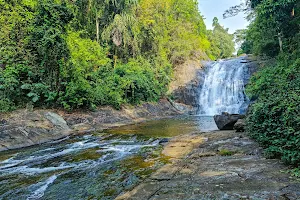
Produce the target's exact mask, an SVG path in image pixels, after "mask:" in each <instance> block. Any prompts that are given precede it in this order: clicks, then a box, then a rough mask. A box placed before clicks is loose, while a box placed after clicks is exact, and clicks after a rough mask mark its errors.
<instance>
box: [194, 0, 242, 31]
mask: <svg viewBox="0 0 300 200" xmlns="http://www.w3.org/2000/svg"><path fill="white" fill-rule="evenodd" d="M198 2H199V10H200V12H201V14H202V15H203V16H204V18H205V24H206V27H207V29H212V21H213V18H214V17H218V19H219V22H220V24H221V25H223V26H224V27H225V28H229V33H234V32H235V31H236V30H237V29H243V28H246V27H247V25H248V22H247V20H246V19H245V15H244V14H242V13H241V14H239V15H238V16H235V17H231V18H227V19H223V13H224V11H225V10H227V9H228V8H230V7H231V6H235V5H238V4H240V3H241V2H243V0H198Z"/></svg>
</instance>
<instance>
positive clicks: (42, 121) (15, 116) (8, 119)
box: [0, 99, 185, 151]
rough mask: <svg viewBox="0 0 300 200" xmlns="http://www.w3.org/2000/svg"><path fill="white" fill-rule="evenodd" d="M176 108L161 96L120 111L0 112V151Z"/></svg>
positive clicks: (173, 111)
mask: <svg viewBox="0 0 300 200" xmlns="http://www.w3.org/2000/svg"><path fill="white" fill-rule="evenodd" d="M176 105H178V104H176ZM178 107H179V106H177V108H175V107H174V104H171V103H170V102H169V101H168V100H165V99H162V100H160V101H159V102H158V103H144V104H141V105H138V106H123V107H122V109H121V110H115V109H113V108H111V107H101V108H98V109H97V110H96V111H94V112H92V111H86V110H85V111H74V112H66V111H62V110H43V109H41V110H40V109H37V110H33V111H29V110H26V109H23V110H17V111H14V112H11V113H6V114H0V151H4V150H11V149H18V148H23V147H28V146H32V145H37V144H42V143H45V142H49V141H53V140H59V139H62V138H65V137H68V136H72V135H78V134H86V133H91V132H94V131H102V130H104V129H108V128H112V127H117V126H122V125H128V124H133V123H138V122H143V121H145V120H149V119H159V118H164V117H169V116H175V115H179V114H182V113H183V111H182V110H181V111H180V110H179V108H178ZM184 107H185V106H180V108H181V109H183V108H184Z"/></svg>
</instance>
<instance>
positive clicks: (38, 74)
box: [0, 0, 232, 112]
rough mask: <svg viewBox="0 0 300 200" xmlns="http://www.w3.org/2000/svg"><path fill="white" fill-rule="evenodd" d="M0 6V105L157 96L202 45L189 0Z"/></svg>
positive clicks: (202, 31)
mask: <svg viewBox="0 0 300 200" xmlns="http://www.w3.org/2000/svg"><path fill="white" fill-rule="evenodd" d="M0 13H1V15H0V25H1V26H0V49H1V50H0V99H1V102H0V105H1V110H0V112H6V111H9V110H12V109H14V108H18V107H25V106H26V105H33V106H45V107H53V106H55V107H64V108H65V109H68V110H71V109H78V108H96V107H97V106H101V105H112V106H114V107H116V108H120V106H121V105H122V104H124V103H130V104H138V103H140V102H143V101H157V100H158V99H159V98H161V97H163V96H164V95H165V94H166V91H167V88H168V84H169V82H170V80H171V77H172V72H173V69H174V67H177V66H178V65H179V64H181V63H183V62H185V61H186V60H188V59H190V58H191V57H193V58H194V57H197V58H207V56H206V54H208V53H209V52H210V41H209V40H208V36H207V35H208V33H207V30H206V27H205V24H204V21H203V17H202V16H201V14H200V12H199V11H198V4H197V2H196V1H195V0H167V1H158V0H140V1H137V0H120V1H115V0H114V1H113V0H105V1H103V0H79V1H66V0H10V1H9V0H0ZM219 26H220V25H219ZM220 27H221V26H220ZM219 29H220V30H221V28H219ZM222 30H223V29H222ZM221 32H222V31H221ZM223 32H224V35H225V36H228V35H229V34H228V33H227V32H226V31H225V30H223ZM225 32H226V33H225ZM220 37H223V35H222V34H221V35H220ZM230 38H231V37H230ZM227 39H229V37H228V38H227ZM231 39H232V38H231ZM210 40H211V42H212V41H213V40H214V38H213V37H210ZM216 48H222V50H220V51H222V52H223V51H227V49H226V48H227V47H224V46H218V45H216ZM227 55H229V54H225V53H222V55H221V56H222V57H226V56H227Z"/></svg>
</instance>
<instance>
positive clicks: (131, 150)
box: [0, 116, 216, 200]
mask: <svg viewBox="0 0 300 200" xmlns="http://www.w3.org/2000/svg"><path fill="white" fill-rule="evenodd" d="M213 129H216V126H215V124H214V121H213V119H212V117H205V116H181V117H176V118H170V119H162V120H153V121H148V122H145V123H140V124H135V125H129V126H123V127H120V128H115V129H110V130H106V131H103V132H95V133H94V134H91V135H84V136H76V137H72V138H65V139H63V140H60V141H54V142H50V143H46V144H43V145H39V146H34V147H30V148H24V149H20V150H14V151H6V152H1V153H0V199H9V200H23V199H24V200H35V199H44V200H46V199H57V200H59V199H61V200H66V199H72V200H76V199H78V200H79V199H80V200H81V199H113V198H115V197H116V196H117V195H119V194H120V193H122V192H125V191H127V190H130V189H132V188H133V187H134V186H135V185H137V184H138V183H139V182H141V181H142V180H144V179H145V178H147V177H148V176H149V175H150V174H151V173H153V172H155V170H157V169H158V168H160V167H161V166H162V165H164V164H166V163H168V159H169V158H168V157H166V156H164V155H163V154H161V151H162V149H163V145H164V142H166V141H167V139H168V138H171V137H174V136H177V135H180V134H186V133H191V132H199V133H200V132H202V131H209V130H213Z"/></svg>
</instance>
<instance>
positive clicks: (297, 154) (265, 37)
mask: <svg viewBox="0 0 300 200" xmlns="http://www.w3.org/2000/svg"><path fill="white" fill-rule="evenodd" d="M251 3H252V4H251V7H252V8H253V12H254V13H255V19H254V20H253V22H252V23H251V25H250V27H249V30H248V31H247V35H246V40H245V42H244V44H243V45H242V48H243V50H244V52H253V53H255V54H258V55H267V56H271V57H275V58H276V62H275V64H274V63H270V64H269V65H267V66H265V67H263V68H262V69H261V70H260V71H259V72H258V73H257V74H256V75H255V76H254V77H253V78H252V80H251V83H250V84H249V86H248V87H247V93H248V94H249V96H250V97H251V99H253V100H256V101H255V103H254V104H253V105H252V106H251V108H250V110H249V114H248V117H247V126H248V132H249V133H250V134H251V135H252V137H254V138H255V139H256V140H257V141H259V142H260V143H261V144H262V145H263V146H264V147H265V148H266V155H267V156H269V157H278V158H281V159H282V160H283V161H284V162H286V163H288V164H292V165H294V166H296V167H299V163H300V151H299V148H300V132H299V130H300V118H299V113H300V104H299V103H300V87H299V82H300V67H299V66H300V59H299V56H298V55H299V52H300V43H299V34H300V26H299V24H300V23H299V12H297V11H299V9H300V3H299V2H296V1H294V0H282V1H278V2H277V3H276V4H273V3H271V2H270V1H266V0H260V1H254V0H253V1H251ZM295 10H296V12H294V11H295ZM267 16H271V17H268V18H267Z"/></svg>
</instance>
